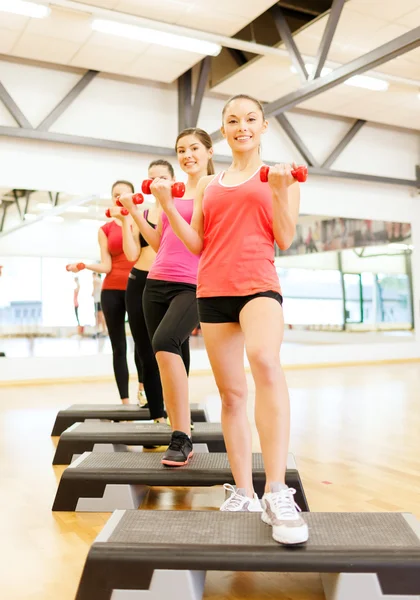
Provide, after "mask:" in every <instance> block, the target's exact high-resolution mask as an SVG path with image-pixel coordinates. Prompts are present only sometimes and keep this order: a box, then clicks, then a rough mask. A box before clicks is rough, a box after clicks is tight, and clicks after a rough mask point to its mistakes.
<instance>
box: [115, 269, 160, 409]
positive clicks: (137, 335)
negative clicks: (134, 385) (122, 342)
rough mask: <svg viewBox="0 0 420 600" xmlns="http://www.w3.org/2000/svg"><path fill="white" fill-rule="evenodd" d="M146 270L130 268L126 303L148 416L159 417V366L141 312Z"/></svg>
mask: <svg viewBox="0 0 420 600" xmlns="http://www.w3.org/2000/svg"><path fill="white" fill-rule="evenodd" d="M147 275H148V271H140V270H139V269H134V268H133V269H132V270H131V273H130V275H129V277H128V284H127V291H126V296H125V298H126V305H127V313H128V322H129V323H130V329H131V334H132V336H133V339H134V343H135V347H136V353H137V355H138V358H139V360H140V363H141V366H142V372H143V383H144V390H145V392H146V397H147V402H148V405H149V409H150V417H151V418H152V419H159V418H161V417H163V416H164V415H165V413H164V407H163V394H162V384H161V382H160V375H159V367H158V364H157V362H156V358H155V355H154V352H153V349H152V344H151V343H150V339H149V334H148V331H147V327H146V321H145V319H144V313H143V291H144V287H145V285H146V281H147Z"/></svg>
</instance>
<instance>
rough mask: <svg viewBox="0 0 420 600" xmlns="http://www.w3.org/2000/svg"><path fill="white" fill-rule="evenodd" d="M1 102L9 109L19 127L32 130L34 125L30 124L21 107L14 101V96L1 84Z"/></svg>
mask: <svg viewBox="0 0 420 600" xmlns="http://www.w3.org/2000/svg"><path fill="white" fill-rule="evenodd" d="M0 100H1V101H2V102H3V104H4V106H5V107H6V108H7V110H8V111H9V113H10V114H11V115H12V117H13V118H14V120H15V121H16V123H17V124H18V125H19V127H25V128H26V129H32V125H31V124H30V123H29V121H28V119H27V118H26V117H25V115H24V114H23V112H22V111H21V110H20V108H19V106H18V105H17V104H16V102H15V101H14V100H13V98H12V96H11V95H10V94H9V92H8V91H7V90H6V88H5V87H4V85H3V84H2V83H1V82H0Z"/></svg>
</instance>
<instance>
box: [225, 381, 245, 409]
mask: <svg viewBox="0 0 420 600" xmlns="http://www.w3.org/2000/svg"><path fill="white" fill-rule="evenodd" d="M219 392H220V398H221V400H222V407H223V410H225V411H228V412H236V411H238V410H242V409H246V401H247V396H248V392H247V389H246V387H240V386H238V387H225V388H219Z"/></svg>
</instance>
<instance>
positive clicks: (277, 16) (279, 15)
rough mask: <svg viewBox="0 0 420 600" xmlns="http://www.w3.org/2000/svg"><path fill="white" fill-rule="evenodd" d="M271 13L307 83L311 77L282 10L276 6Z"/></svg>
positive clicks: (300, 74) (290, 55)
mask: <svg viewBox="0 0 420 600" xmlns="http://www.w3.org/2000/svg"><path fill="white" fill-rule="evenodd" d="M343 1H344V0H343ZM270 13H271V15H272V17H273V19H274V23H275V25H276V27H277V31H278V32H279V35H280V37H281V40H282V42H283V43H284V45H285V46H286V48H287V51H288V53H289V57H290V60H291V62H292V64H293V65H294V67H295V69H296V71H297V72H298V74H299V76H300V78H301V79H302V80H303V81H307V79H308V77H309V75H308V72H307V70H306V67H305V62H304V60H303V58H302V55H301V53H300V52H299V48H298V47H297V46H296V42H295V40H294V39H293V35H292V32H291V30H290V27H289V23H288V22H287V20H286V17H285V16H284V13H283V11H282V9H281V8H280V6H279V5H278V4H275V5H274V6H272V7H271V8H270Z"/></svg>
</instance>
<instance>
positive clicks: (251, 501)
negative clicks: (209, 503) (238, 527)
mask: <svg viewBox="0 0 420 600" xmlns="http://www.w3.org/2000/svg"><path fill="white" fill-rule="evenodd" d="M223 487H224V488H225V490H226V491H228V492H231V494H230V496H229V498H228V499H227V500H225V501H224V502H223V504H222V506H221V507H220V510H223V511H237V512H238V511H239V512H262V507H261V502H260V501H259V498H258V496H257V494H256V493H255V492H254V497H253V498H248V496H244V495H243V494H241V493H240V492H241V491H242V488H239V489H236V488H235V487H234V486H233V485H230V483H225V484H224V486H223Z"/></svg>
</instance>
